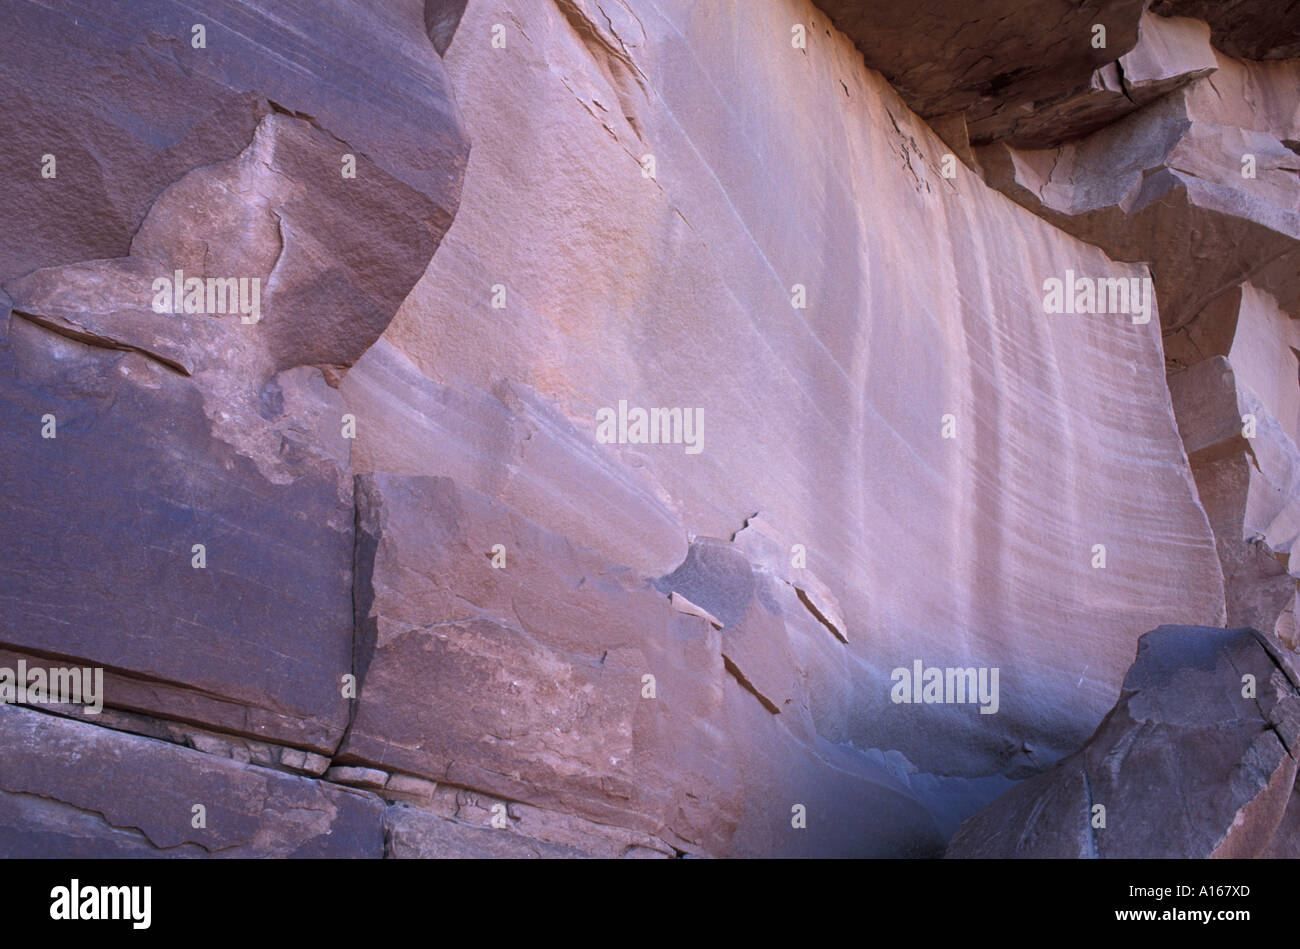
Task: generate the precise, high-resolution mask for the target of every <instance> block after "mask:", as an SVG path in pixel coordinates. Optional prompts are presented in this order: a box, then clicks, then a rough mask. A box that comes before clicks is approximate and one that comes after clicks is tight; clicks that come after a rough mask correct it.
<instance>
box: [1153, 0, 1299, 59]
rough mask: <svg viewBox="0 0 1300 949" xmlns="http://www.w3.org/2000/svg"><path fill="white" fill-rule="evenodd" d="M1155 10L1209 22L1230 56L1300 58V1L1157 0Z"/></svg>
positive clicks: (1216, 40)
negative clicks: (1297, 2)
mask: <svg viewBox="0 0 1300 949" xmlns="http://www.w3.org/2000/svg"><path fill="white" fill-rule="evenodd" d="M1151 9H1153V10H1155V11H1156V12H1157V13H1162V14H1165V15H1167V16H1185V17H1196V18H1197V19H1200V20H1205V21H1207V22H1208V23H1209V25H1210V28H1211V29H1213V30H1214V45H1215V46H1217V47H1218V48H1219V49H1221V50H1223V51H1224V52H1225V53H1227V54H1228V55H1229V56H1237V57H1240V58H1243V59H1295V58H1296V57H1300V4H1296V3H1295V2H1294V0H1280V2H1276V3H1275V2H1272V0H1155V3H1153V4H1152V5H1151Z"/></svg>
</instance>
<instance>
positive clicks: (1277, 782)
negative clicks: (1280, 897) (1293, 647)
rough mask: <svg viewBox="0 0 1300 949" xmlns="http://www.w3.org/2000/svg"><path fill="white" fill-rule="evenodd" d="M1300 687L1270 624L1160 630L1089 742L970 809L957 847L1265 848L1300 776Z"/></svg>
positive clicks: (979, 851) (1049, 851) (1147, 853)
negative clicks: (1267, 630)
mask: <svg viewBox="0 0 1300 949" xmlns="http://www.w3.org/2000/svg"><path fill="white" fill-rule="evenodd" d="M1298 686H1300V675H1297V671H1296V666H1295V663H1294V659H1293V658H1292V657H1291V656H1290V655H1289V654H1288V653H1287V651H1286V650H1285V649H1284V647H1282V646H1281V645H1280V644H1279V643H1278V642H1277V641H1276V640H1275V639H1273V638H1272V637H1271V636H1268V635H1266V634H1264V633H1260V632H1259V631H1257V630H1253V629H1215V628H1209V627H1186V626H1162V627H1160V628H1159V629H1155V630H1152V631H1151V632H1149V633H1147V634H1146V635H1145V636H1143V637H1142V640H1141V642H1140V643H1139V646H1138V654H1137V659H1136V660H1135V661H1134V663H1133V666H1132V668H1130V669H1129V672H1128V675H1127V676H1126V677H1125V679H1124V688H1123V691H1122V692H1121V694H1120V698H1119V701H1118V702H1117V703H1116V705H1115V708H1114V709H1112V710H1111V712H1110V714H1109V715H1107V716H1106V718H1105V720H1104V721H1103V722H1102V723H1101V725H1100V726H1099V727H1098V729H1097V731H1096V733H1095V734H1094V735H1093V736H1092V738H1090V739H1089V740H1088V742H1087V743H1086V744H1085V745H1084V747H1083V748H1082V749H1080V750H1079V751H1078V752H1076V753H1075V754H1073V755H1071V756H1069V757H1068V758H1066V759H1064V760H1062V761H1060V762H1059V763H1057V764H1056V765H1054V766H1053V767H1052V768H1051V769H1050V770H1048V771H1047V772H1045V773H1044V774H1041V775H1039V776H1037V777H1034V778H1030V779H1029V780H1027V781H1024V782H1023V783H1021V784H1019V785H1017V786H1016V787H1015V788H1013V789H1012V790H1010V791H1008V792H1007V793H1006V794H1004V795H1003V796H1002V797H1000V798H998V800H997V801H995V802H994V803H993V804H992V805H990V806H989V807H987V808H986V809H984V810H983V811H981V812H980V813H978V814H976V815H975V816H974V817H971V818H970V819H968V820H967V821H966V822H965V823H964V824H962V826H961V829H960V830H959V831H958V832H957V835H956V836H955V837H954V838H953V840H952V842H951V843H950V844H949V846H948V851H947V856H949V857H1055V858H1061V857H1072V858H1080V857H1081V858H1096V857H1120V858H1133V857H1139V858H1155V857H1160V858H1173V857H1177V858H1198V857H1253V856H1260V855H1263V854H1264V853H1266V852H1267V851H1268V849H1269V847H1270V842H1271V841H1272V839H1273V837H1274V835H1275V832H1276V831H1277V829H1278V826H1279V823H1280V822H1281V820H1282V816H1283V812H1284V811H1285V810H1286V808H1287V803H1288V799H1289V796H1290V794H1291V787H1292V784H1293V783H1294V782H1295V779H1296V758H1295V757H1294V750H1295V749H1297V748H1300V744H1298V742H1300V691H1297V688H1298Z"/></svg>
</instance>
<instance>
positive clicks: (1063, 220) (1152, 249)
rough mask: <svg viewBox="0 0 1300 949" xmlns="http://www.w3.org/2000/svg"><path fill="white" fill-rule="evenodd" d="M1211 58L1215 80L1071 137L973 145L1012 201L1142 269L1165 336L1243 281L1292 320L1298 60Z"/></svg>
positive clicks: (1299, 200)
mask: <svg viewBox="0 0 1300 949" xmlns="http://www.w3.org/2000/svg"><path fill="white" fill-rule="evenodd" d="M1217 60H1218V69H1217V70H1216V71H1215V73H1214V74H1213V76H1210V77H1206V78H1204V79H1200V80H1198V81H1196V82H1194V83H1192V84H1191V85H1189V86H1188V87H1186V88H1185V89H1183V90H1180V91H1179V92H1175V93H1171V94H1170V95H1167V96H1165V97H1164V98H1162V99H1160V100H1159V101H1158V102H1156V103H1154V104H1152V105H1150V106H1149V107H1147V108H1145V109H1142V110H1141V111H1139V112H1137V113H1135V114H1133V115H1131V116H1128V117H1127V118H1124V119H1122V120H1120V121H1118V122H1116V123H1114V124H1113V125H1111V126H1109V127H1107V128H1105V129H1102V130H1101V131H1098V132H1095V133H1094V134H1092V135H1089V136H1087V137H1085V138H1083V139H1080V140H1079V141H1077V142H1072V143H1070V144H1067V145H1063V146H1061V147H1060V148H1055V149H1045V150H1035V151H1018V150H1016V149H1014V148H1009V147H1007V146H1006V145H1003V144H997V145H991V146H988V147H986V148H980V149H977V150H976V152H977V154H976V157H977V160H978V161H979V163H980V164H981V166H982V168H983V171H984V173H985V177H986V179H987V180H988V182H989V183H990V184H992V185H993V186H994V187H996V188H999V189H1000V190H1002V191H1003V192H1005V193H1006V194H1007V195H1009V196H1010V197H1011V198H1013V199H1014V200H1016V201H1018V202H1019V203H1021V204H1023V205H1024V206H1026V207H1028V208H1030V209H1031V210H1034V211H1035V212H1036V213H1039V214H1041V215H1042V216H1043V217H1044V218H1045V219H1047V220H1049V221H1051V222H1052V223H1054V224H1056V225H1057V226H1058V227H1060V228H1062V229H1063V230H1065V231H1068V232H1069V233H1072V234H1076V235H1078V236H1079V237H1081V238H1083V239H1084V240H1086V241H1089V242H1091V243H1094V244H1096V245H1098V246H1099V247H1101V248H1103V249H1104V250H1105V251H1106V252H1107V253H1109V254H1110V255H1111V256H1112V257H1115V258H1117V259H1120V260H1132V261H1149V262H1150V263H1151V273H1152V276H1153V278H1154V280H1155V285H1156V291H1157V294H1158V296H1159V299H1160V314H1161V320H1162V322H1163V325H1164V328H1165V330H1166V332H1173V331H1176V330H1179V329H1182V328H1183V327H1186V326H1187V325H1188V324H1190V323H1191V322H1192V321H1193V320H1195V319H1196V318H1197V317H1198V315H1200V314H1201V313H1203V312H1204V311H1206V309H1207V308H1208V307H1210V305H1211V304H1212V303H1213V302H1214V301H1215V300H1216V298H1218V297H1220V296H1221V295H1222V294H1224V293H1226V292H1228V291H1230V290H1232V289H1233V288H1235V287H1237V286H1238V285H1239V284H1241V283H1242V282H1243V281H1246V280H1250V281H1251V282H1252V283H1254V284H1255V285H1256V286H1257V287H1259V288H1260V289H1262V290H1265V291H1267V292H1269V293H1271V294H1272V295H1273V296H1274V297H1275V298H1276V299H1277V301H1278V303H1279V304H1280V305H1281V307H1282V308H1283V309H1284V310H1286V311H1287V312H1289V313H1293V314H1294V313H1297V312H1300V176H1298V173H1300V155H1297V154H1296V152H1295V151H1294V150H1293V149H1292V148H1291V147H1290V146H1289V145H1288V144H1287V143H1291V144H1294V143H1295V142H1296V141H1298V140H1300V63H1297V62H1295V61H1289V62H1282V63H1240V62H1236V61H1234V60H1231V59H1228V58H1226V57H1224V56H1222V55H1219V56H1217ZM1246 156H1252V162H1251V164H1253V169H1251V168H1249V167H1248V165H1247V163H1246ZM1250 170H1253V172H1254V177H1250V178H1248V177H1245V175H1244V174H1243V172H1244V171H1250Z"/></svg>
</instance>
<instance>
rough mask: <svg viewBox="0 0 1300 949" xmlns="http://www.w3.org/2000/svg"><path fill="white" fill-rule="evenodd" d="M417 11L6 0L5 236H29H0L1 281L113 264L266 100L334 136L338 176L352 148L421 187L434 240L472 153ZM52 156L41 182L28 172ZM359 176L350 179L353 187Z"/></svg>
mask: <svg viewBox="0 0 1300 949" xmlns="http://www.w3.org/2000/svg"><path fill="white" fill-rule="evenodd" d="M422 6H423V5H422V4H421V2H420V0H398V2H394V3H388V4H380V5H378V6H374V7H369V6H367V7H359V6H357V5H356V4H353V3H348V2H346V0H326V2H321V3H317V2H315V0H290V2H277V3H270V4H263V3H244V2H240V0H216V2H211V3H205V4H204V5H203V8H202V9H201V10H193V9H191V8H189V7H187V6H186V5H185V4H181V3H175V2H172V0H112V2H107V3H100V2H91V0H67V2H62V3H59V4H57V5H49V4H44V3H36V2H31V0H16V2H14V3H10V4H8V5H7V11H8V13H9V16H8V17H7V20H6V36H7V38H8V40H9V42H7V43H6V44H5V49H4V52H3V53H0V85H2V86H3V87H4V89H5V92H6V96H7V101H8V102H9V106H8V108H7V109H6V116H7V117H9V118H11V121H10V122H9V123H7V124H6V133H5V135H4V136H3V137H2V138H3V140H2V141H0V156H3V158H4V161H5V164H6V167H9V168H13V169H15V172H16V173H15V174H12V175H6V176H5V178H4V181H3V182H0V225H2V227H0V230H3V231H4V232H5V233H24V234H26V235H27V238H26V239H25V240H21V241H6V242H5V244H4V248H3V254H2V255H0V278H7V277H11V276H16V275H18V274H22V273H26V272H28V271H30V270H33V269H35V268H37V267H42V266H44V267H48V266H53V265H56V264H67V263H74V262H77V261H82V260H93V259H98V258H111V257H122V256H125V255H126V252H127V248H128V246H129V244H130V241H131V238H132V235H134V234H135V232H136V230H137V228H138V227H139V226H140V223H141V221H143V219H144V217H145V214H146V213H147V212H148V210H149V208H150V207H151V206H152V205H153V203H154V201H155V200H156V199H157V198H158V195H159V194H160V193H161V192H162V191H163V189H165V188H166V187H167V186H168V185H170V184H171V183H172V182H174V181H176V180H177V179H179V178H180V177H181V176H182V175H184V174H185V173H186V172H189V171H191V170H193V169H196V168H199V167H201V166H204V165H208V164H211V163H213V162H219V161H224V160H227V159H230V158H233V157H234V156H235V155H237V154H239V153H240V152H241V151H243V150H244V149H245V148H246V147H247V146H248V144H249V142H250V140H251V139H252V136H253V130H254V128H255V127H256V125H257V122H258V119H259V117H260V115H261V114H264V113H265V112H266V111H269V110H270V109H271V108H272V106H271V105H270V103H275V106H276V107H278V108H281V109H283V110H286V111H288V112H291V113H295V114H298V115H301V116H308V117H310V119H309V120H310V121H311V122H312V123H313V124H314V125H315V126H316V127H317V128H318V129H319V130H320V131H321V132H322V134H325V135H327V136H329V137H330V138H331V139H332V141H333V148H332V151H333V153H334V154H333V155H331V159H332V161H331V165H332V169H333V178H334V179H335V180H341V179H340V178H339V173H338V169H339V162H340V158H341V156H342V155H343V154H344V153H356V154H358V155H359V156H364V158H368V159H369V160H370V161H372V162H374V164H375V166H376V171H378V172H379V173H380V174H382V176H383V177H385V178H387V179H390V180H393V181H396V182H400V183H402V184H403V185H405V186H407V187H409V188H411V189H413V190H414V191H415V192H418V193H419V194H420V195H423V196H424V198H425V199H426V200H428V201H429V202H430V206H429V208H428V209H427V211H426V212H425V215H426V216H427V217H429V218H430V223H431V224H432V225H433V226H434V227H435V228H436V229H437V230H438V232H439V233H440V232H441V231H445V230H446V228H447V226H448V225H449V224H450V223H451V217H452V215H453V214H454V213H455V210H456V202H457V198H458V191H459V188H458V185H459V178H460V174H461V172H462V170H463V167H464V161H465V154H466V151H467V146H466V143H465V140H464V138H463V136H462V135H461V134H460V130H459V127H458V117H457V113H456V106H455V103H454V101H453V99H452V97H451V94H450V90H449V88H448V86H447V82H446V79H445V77H444V75H443V72H442V68H441V63H440V62H439V59H438V57H437V56H436V55H432V54H431V53H432V51H431V48H430V47H431V43H430V40H429V38H428V36H427V34H426V31H425V26H424V22H423V10H422ZM195 25H203V26H204V27H205V32H206V48H204V49H196V48H194V47H193V45H192V43H193V27H194V26H195ZM47 153H53V154H54V155H55V157H56V159H57V163H58V164H57V168H58V170H59V175H58V177H57V178H55V179H53V180H41V179H40V178H39V177H37V176H38V173H39V171H40V164H39V160H40V156H41V155H43V154H47ZM364 164H365V162H364V159H363V160H362V165H363V166H364ZM17 169H22V172H18V171H17ZM29 172H30V174H29ZM364 182H365V175H364V173H362V172H359V173H358V176H357V180H356V181H355V182H354V184H357V185H359V186H361V187H364V186H365V185H364ZM329 184H330V182H329V181H327V180H324V179H321V180H320V181H318V182H317V186H318V187H320V186H326V187H328V186H329ZM316 210H318V211H320V212H322V213H324V214H326V215H328V214H330V213H332V210H331V209H330V208H328V207H320V208H317V209H316ZM306 213H307V214H308V215H310V214H311V213H312V211H311V210H306ZM416 216H417V217H418V216H419V215H416ZM36 221H39V222H40V224H41V226H40V227H39V228H34V227H33V226H32V224H33V222H36ZM393 250H395V251H398V252H399V253H400V250H399V249H398V248H393ZM426 261H427V258H426ZM419 266H420V267H421V268H422V267H423V263H421V264H420V265H419ZM416 275H418V270H417V274H416ZM340 285H342V284H341V283H340Z"/></svg>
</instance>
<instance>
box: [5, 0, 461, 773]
mask: <svg viewBox="0 0 1300 949" xmlns="http://www.w3.org/2000/svg"><path fill="white" fill-rule="evenodd" d="M14 15H15V16H14V20H13V23H12V24H11V31H12V32H11V38H13V39H14V42H12V43H10V44H7V45H6V48H5V50H6V51H5V53H4V61H3V64H2V65H0V80H2V81H3V82H4V83H5V88H6V89H7V90H14V91H15V95H16V96H17V98H16V100H15V111H16V112H17V113H18V114H19V116H20V119H21V120H20V121H19V123H18V124H17V125H16V126H15V128H14V130H13V134H11V135H7V136H6V141H5V146H6V147H10V148H13V149H15V152H14V153H13V154H14V155H15V156H17V155H18V154H21V155H22V158H21V165H22V167H24V168H31V175H30V176H24V175H15V176H13V177H12V178H6V183H5V185H4V187H5V188H6V189H7V190H6V191H5V192H4V196H5V197H6V198H8V197H9V196H10V195H11V193H12V196H13V200H11V201H10V200H5V201H0V203H3V204H5V210H4V211H3V212H0V213H3V214H5V215H12V217H9V218H6V220H7V221H9V222H10V233H12V234H19V233H30V232H34V233H36V234H37V235H38V236H37V237H36V238H35V239H34V240H30V241H25V240H24V241H19V240H9V241H5V242H4V247H5V254H6V255H7V256H4V257H3V263H0V280H3V285H4V288H5V294H6V296H5V300H6V308H5V313H4V326H3V327H0V337H3V339H0V393H3V396H2V398H0V441H3V459H2V460H0V482H2V483H3V484H4V485H5V488H6V498H7V502H8V503H7V517H8V521H9V527H10V530H11V536H12V543H10V544H9V545H8V546H7V548H6V556H5V557H4V558H3V563H2V564H0V590H2V591H3V592H0V604H3V610H0V644H3V645H4V646H6V647H9V648H12V649H13V650H15V651H17V652H19V653H29V652H31V653H38V654H44V655H51V656H59V657H66V658H67V659H69V660H75V661H77V662H94V663H98V664H101V665H105V666H108V670H109V680H108V686H107V689H108V691H109V692H110V693H111V695H112V698H111V703H112V704H113V705H114V706H115V707H117V708H120V709H127V710H135V711H144V712H150V713H160V714H163V715H165V716H168V717H175V718H180V719H185V720H188V721H191V722H196V723H199V724H201V725H208V726H211V727H214V728H217V729H219V730H222V731H227V732H231V733H234V734H238V735H243V736H249V737H253V738H258V739H266V740H270V741H273V742H275V741H278V742H285V743H289V744H295V745H298V746H301V748H303V749H310V752H311V753H318V752H332V751H333V749H334V748H335V747H336V746H337V744H338V742H339V740H340V739H341V737H342V734H343V730H344V727H345V725H346V722H347V715H348V709H347V704H346V701H345V700H344V698H343V696H342V694H341V689H340V682H341V679H342V676H343V675H344V674H346V673H348V672H349V671H350V670H351V665H352V639H353V630H352V615H351V614H352V606H351V597H352V577H351V563H352V547H353V517H354V513H353V503H352V497H351V494H352V484H351V482H352V478H351V474H350V472H348V471H347V466H348V454H349V445H350V442H349V441H348V440H347V439H346V438H345V437H344V428H345V420H344V415H345V413H346V406H345V405H344V404H343V402H342V400H341V399H340V397H339V395H338V394H337V392H336V391H334V390H333V389H332V388H330V387H329V385H328V384H327V382H330V381H333V382H336V381H337V377H338V373H339V372H341V371H343V370H344V369H346V367H347V366H349V365H351V364H352V363H353V362H354V361H355V360H356V359H357V357H358V356H360V355H361V353H362V352H363V351H364V350H365V349H366V348H367V347H369V346H370V345H371V344H372V343H373V342H374V340H375V339H376V338H377V337H378V336H379V334H380V333H381V332H382V331H383V329H384V328H385V327H386V326H387V324H388V321H389V320H390V319H391V317H392V315H393V313H394V312H395V311H396V309H397V307H398V305H399V304H400V302H401V300H402V299H403V298H404V297H405V295H406V292H407V290H408V289H409V288H410V286H411V285H412V284H413V283H414V282H415V280H416V279H417V278H418V276H419V275H420V273H421V272H422V271H423V269H424V267H425V266H426V265H427V263H428V260H429V258H430V257H431V256H432V254H433V252H434V249H435V248H436V246H437V243H438V240H439V239H440V238H441V236H442V233H443V232H445V230H446V228H447V226H448V225H449V224H450V221H451V215H452V214H453V213H454V211H455V208H456V204H457V201H458V199H459V184H460V176H461V173H462V172H463V166H464V161H465V155H466V152H467V143H466V140H465V137H464V135H463V132H462V130H461V128H460V125H459V118H458V115H457V113H456V109H455V105H454V103H453V102H452V100H451V98H450V94H449V90H448V88H447V85H446V80H445V77H444V75H443V72H442V67H441V61H440V59H439V58H438V56H437V55H436V53H435V51H434V50H433V49H432V48H431V46H430V44H429V40H428V37H427V36H426V34H425V32H424V27H423V24H422V14H421V9H420V5H419V4H411V3H404V4H397V5H394V6H392V7H386V8H385V9H384V10H383V11H376V12H373V13H372V12H357V11H354V10H352V8H351V7H350V6H347V5H333V4H330V5H325V6H320V5H315V4H293V5H288V6H285V5H280V6H277V8H276V10H275V11H274V12H272V11H269V10H262V9H260V8H259V7H257V6H255V5H246V4H241V3H229V4H226V3H222V4H217V5H210V6H209V7H207V8H205V10H204V11H203V14H202V18H201V22H202V24H203V25H204V26H205V27H206V31H207V32H206V41H207V46H206V48H203V49H197V48H192V47H191V46H190V43H189V40H190V36H191V31H190V27H191V25H192V24H191V21H192V20H193V19H194V16H195V15H194V14H191V13H189V12H188V11H186V10H185V9H184V8H182V7H180V6H177V5H173V4H170V3H165V2H146V3H139V4H110V5H108V6H104V5H93V4H85V5H81V4H70V5H68V4H65V5H63V6H62V7H61V8H60V9H59V10H57V11H56V10H52V9H50V8H48V7H45V6H43V5H39V4H32V3H19V4H16V5H15V9H14ZM344 23H347V24H348V28H347V30H346V31H331V30H330V29H329V28H328V27H329V25H330V24H333V25H334V26H335V27H341V26H342V25H343V24H344ZM109 24H111V29H110V28H109ZM13 33H16V35H12V34H13ZM345 33H346V35H347V42H346V45H341V46H339V47H337V48H334V47H322V46H321V45H320V44H321V43H323V42H332V41H335V40H337V41H339V42H342V39H343V36H344V35H345ZM253 37H256V39H254V38H253ZM55 42H57V44H58V47H59V50H60V52H59V55H57V56H55V55H41V52H42V50H45V51H46V52H48V47H49V44H51V43H55ZM264 44H265V45H264ZM367 49H369V50H371V51H378V50H380V49H383V50H385V54H384V56H383V57H378V56H374V57H366V56H361V55H359V54H360V53H362V52H364V51H365V50H367ZM381 62H382V63H383V64H385V65H382V66H381V65H380V63H381ZM306 63H311V66H310V67H307V66H305V65H304V64H306ZM398 64H403V68H395V67H396V66H397V65H398ZM87 70H91V75H92V76H94V79H93V81H91V82H89V90H88V92H87V94H84V95H83V94H82V92H81V91H80V89H79V91H78V92H77V93H76V94H75V95H74V94H71V93H70V91H69V90H70V89H72V88H74V87H77V84H85V82H86V80H85V77H86V73H87ZM314 70H321V72H319V73H317V72H314ZM330 75H332V76H334V77H335V78H334V81H324V77H326V76H330ZM344 76H346V77H347V79H346V80H344V78H343V77H344ZM20 89H21V91H18V90H20ZM415 116H419V117H420V118H419V121H418V122H417V121H415V118H414V117H415ZM38 140H39V142H45V143H47V144H46V145H40V144H39V143H38ZM49 143H65V144H66V145H67V147H68V148H70V149H71V150H70V151H68V152H65V153H62V154H60V153H58V149H57V148H56V147H55V145H54V144H49ZM47 147H49V148H55V156H56V158H57V160H58V165H57V168H58V172H57V174H56V176H55V177H52V178H49V179H41V178H40V177H38V173H39V171H40V168H39V165H34V164H32V160H33V159H32V156H33V155H39V154H40V153H41V152H42V151H43V150H44V149H45V148H47ZM354 153H355V154H354ZM344 155H354V157H355V158H356V172H357V173H356V177H355V178H348V177H345V176H344V175H343V174H342V168H343V166H342V160H343V157H344ZM14 160H15V162H18V161H19V159H18V158H17V157H15V158H14ZM88 193H92V194H95V195H96V197H95V198H94V199H91V198H90V197H88ZM35 221H40V222H41V226H40V227H39V228H35V227H33V222H35ZM37 264H40V265H42V266H41V267H40V268H39V269H35V270H33V267H34V266H35V265H37ZM29 271H30V272H29ZM177 271H181V273H182V274H183V275H184V277H186V278H200V279H204V278H219V279H227V278H228V279H230V280H232V281H236V280H242V281H244V282H245V283H247V282H249V281H252V282H255V283H256V284H257V285H258V286H259V287H260V292H259V295H258V299H259V305H258V308H257V310H254V309H253V308H252V306H251V302H252V300H251V297H246V298H245V300H244V302H245V303H246V304H248V306H246V308H245V309H244V310H243V311H236V312H229V311H231V310H235V308H234V307H233V305H230V304H229V301H227V306H224V307H220V309H221V310H225V311H227V312H212V307H213V305H214V303H215V304H217V305H218V306H219V303H220V301H219V300H218V299H217V298H215V297H211V296H209V298H207V299H204V300H202V301H201V303H202V306H201V307H199V309H201V310H203V311H204V312H189V307H188V306H187V307H186V312H165V311H166V310H169V309H171V307H170V306H168V305H167V303H168V301H167V300H164V303H163V305H162V306H161V307H160V305H159V303H158V300H157V298H156V288H155V287H154V286H153V283H154V281H155V280H156V279H158V278H163V277H165V278H168V279H173V278H174V276H175V273H176V272H177ZM166 296H167V295H166V294H164V297H166ZM11 308H12V311H13V313H12V315H11V314H10V309H11ZM160 309H162V310H164V312H159V310H160ZM317 367H319V368H317ZM49 416H53V419H54V421H53V424H55V425H56V426H57V430H56V431H55V432H54V437H48V438H47V437H42V434H43V430H44V429H45V428H46V427H47V425H46V422H47V419H48V417H49ZM46 434H49V433H48V432H47V433H46ZM196 544H200V545H202V546H203V551H202V553H201V556H202V557H203V558H204V565H203V566H202V567H201V568H196V566H194V563H193V561H194V558H195V556H196V551H195V549H194V545H196Z"/></svg>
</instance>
